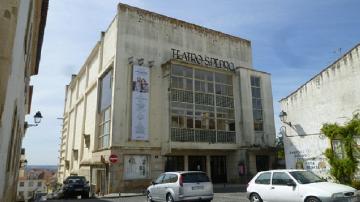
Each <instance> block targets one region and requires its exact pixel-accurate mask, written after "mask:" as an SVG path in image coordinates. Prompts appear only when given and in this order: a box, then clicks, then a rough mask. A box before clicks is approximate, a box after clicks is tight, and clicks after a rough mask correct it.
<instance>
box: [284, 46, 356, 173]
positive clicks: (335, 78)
mask: <svg viewBox="0 0 360 202" xmlns="http://www.w3.org/2000/svg"><path fill="white" fill-rule="evenodd" d="M359 49H360V47H359V45H357V46H356V47H355V48H353V49H352V50H351V51H349V52H348V53H346V54H345V55H344V56H343V57H341V58H340V59H339V60H337V61H336V62H334V63H333V64H332V65H330V66H329V67H327V68H326V69H324V70H323V71H322V72H320V73H319V74H318V75H316V76H315V77H314V78H312V79H311V80H310V81H309V82H307V83H306V84H304V85H303V86H301V87H300V88H299V89H298V90H296V91H295V92H294V93H292V94H291V95H289V96H288V97H286V98H284V99H282V100H281V101H280V104H281V109H282V110H283V111H285V112H286V113H287V115H288V121H290V122H291V124H292V125H293V127H292V128H290V127H288V126H287V127H286V134H287V135H288V136H293V137H288V138H285V140H284V141H285V155H286V166H287V167H288V168H293V167H294V166H295V165H294V163H296V161H297V160H296V158H300V161H301V158H305V161H306V159H308V161H309V163H308V164H309V165H308V166H311V165H314V164H316V165H318V162H321V161H323V162H325V161H326V159H325V158H324V156H323V152H324V151H325V149H326V148H329V147H330V143H329V140H328V139H327V138H325V137H323V136H322V135H319V133H320V129H321V127H322V125H323V124H324V123H338V124H340V125H341V124H344V123H345V122H347V121H349V120H350V119H351V118H352V115H353V113H356V112H360V111H359V110H360V88H359V87H358V86H359V85H360V50H359ZM312 161H316V162H312ZM304 163H305V164H304V167H306V166H307V165H306V162H304ZM328 169H329V167H328V165H327V167H326V168H324V169H323V170H319V171H318V172H323V173H326V172H327V170H328Z"/></svg>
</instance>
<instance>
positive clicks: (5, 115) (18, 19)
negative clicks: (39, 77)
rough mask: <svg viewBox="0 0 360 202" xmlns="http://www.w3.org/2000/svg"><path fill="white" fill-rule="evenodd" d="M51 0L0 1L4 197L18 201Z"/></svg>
mask: <svg viewBox="0 0 360 202" xmlns="http://www.w3.org/2000/svg"><path fill="white" fill-rule="evenodd" d="M47 5H48V0H36V1H35V0H1V1H0V162H1V163H0V201H15V197H16V187H17V178H18V172H19V164H20V150H21V143H22V138H23V137H24V134H25V129H26V128H25V125H26V124H25V121H24V119H25V115H26V114H28V113H29V112H30V108H31V106H30V105H31V97H32V89H33V88H32V86H30V85H29V82H30V77H31V76H32V75H36V74H37V73H38V68H39V61H40V55H41V46H42V41H43V34H44V27H45V21H46V14H47Z"/></svg>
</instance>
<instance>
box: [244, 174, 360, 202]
mask: <svg viewBox="0 0 360 202" xmlns="http://www.w3.org/2000/svg"><path fill="white" fill-rule="evenodd" d="M356 191H357V190H356V189H354V188H352V187H349V186H346V185H342V184H336V183H331V182H327V181H325V180H323V179H321V178H320V177H318V176H317V175H315V174H314V173H312V172H310V171H306V170H270V171H263V172H259V173H257V174H256V176H255V177H254V178H253V179H252V180H251V181H250V182H249V184H248V187H247V196H248V198H249V199H250V201H252V202H328V201H329V202H330V201H344V202H358V201H360V200H359V198H358V197H357V196H356Z"/></svg>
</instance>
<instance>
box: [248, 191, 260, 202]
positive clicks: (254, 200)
mask: <svg viewBox="0 0 360 202" xmlns="http://www.w3.org/2000/svg"><path fill="white" fill-rule="evenodd" d="M250 201H251V202H262V199H261V197H260V196H259V194H257V193H253V194H251V196H250Z"/></svg>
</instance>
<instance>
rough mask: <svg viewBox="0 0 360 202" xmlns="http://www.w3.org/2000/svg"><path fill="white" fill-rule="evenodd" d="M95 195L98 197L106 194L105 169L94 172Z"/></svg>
mask: <svg viewBox="0 0 360 202" xmlns="http://www.w3.org/2000/svg"><path fill="white" fill-rule="evenodd" d="M95 193H96V194H98V195H101V196H102V195H104V194H107V191H106V171H105V169H104V170H103V169H99V170H96V190H95Z"/></svg>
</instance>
